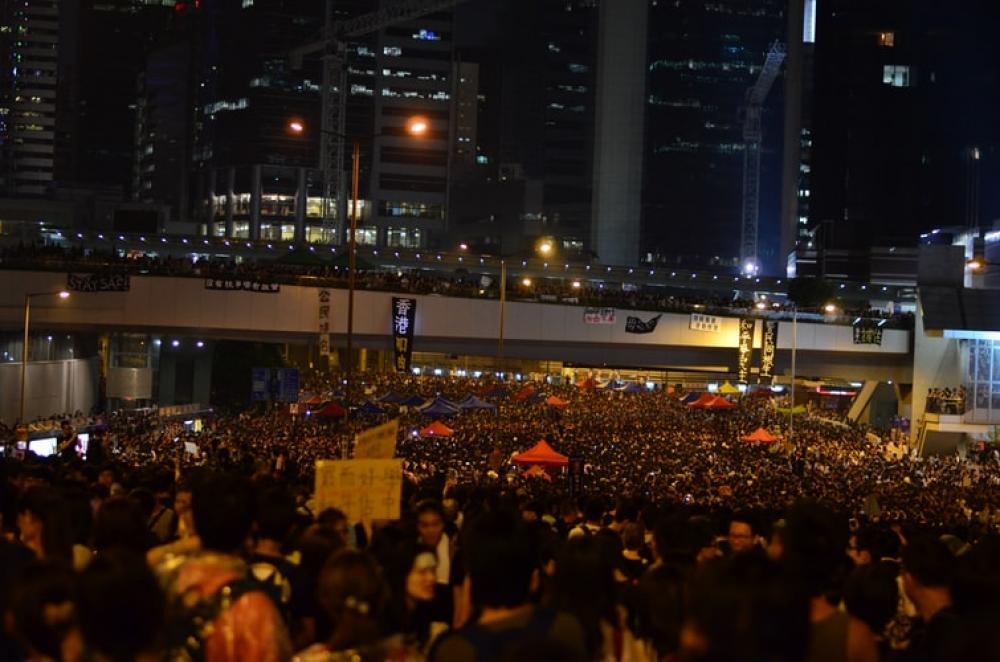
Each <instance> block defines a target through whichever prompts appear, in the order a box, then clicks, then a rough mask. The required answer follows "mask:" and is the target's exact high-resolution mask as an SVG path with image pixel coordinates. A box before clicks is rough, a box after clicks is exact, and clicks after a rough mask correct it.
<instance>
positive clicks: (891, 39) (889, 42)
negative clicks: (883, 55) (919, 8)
mask: <svg viewBox="0 0 1000 662" xmlns="http://www.w3.org/2000/svg"><path fill="white" fill-rule="evenodd" d="M878 45H879V46H883V47H885V48H892V47H893V46H895V45H896V33H895V32H879V33H878Z"/></svg>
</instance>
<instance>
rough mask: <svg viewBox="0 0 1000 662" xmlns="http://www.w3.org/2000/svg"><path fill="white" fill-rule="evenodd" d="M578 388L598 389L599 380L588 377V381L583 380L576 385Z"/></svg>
mask: <svg viewBox="0 0 1000 662" xmlns="http://www.w3.org/2000/svg"><path fill="white" fill-rule="evenodd" d="M576 387H577V388H597V380H596V379H594V378H593V377H588V378H587V379H581V380H580V381H578V382H577V383H576Z"/></svg>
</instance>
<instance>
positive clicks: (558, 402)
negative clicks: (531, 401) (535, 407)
mask: <svg viewBox="0 0 1000 662" xmlns="http://www.w3.org/2000/svg"><path fill="white" fill-rule="evenodd" d="M545 404H547V405H548V406H549V407H558V408H559V409H562V408H563V407H565V406H566V405H568V404H569V403H568V402H566V401H565V400H563V399H562V398H557V397H556V396H554V395H550V396H549V397H548V398H547V399H546V400H545Z"/></svg>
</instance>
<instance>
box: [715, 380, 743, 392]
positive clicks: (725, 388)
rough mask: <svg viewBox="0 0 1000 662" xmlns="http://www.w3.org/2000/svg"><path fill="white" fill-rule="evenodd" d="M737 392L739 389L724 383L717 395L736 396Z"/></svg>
mask: <svg viewBox="0 0 1000 662" xmlns="http://www.w3.org/2000/svg"><path fill="white" fill-rule="evenodd" d="M739 392H740V389H738V388H737V387H735V386H733V385H732V384H730V383H729V382H726V383H724V384H723V385H722V386H720V387H719V393H722V394H723V395H736V394H737V393H739Z"/></svg>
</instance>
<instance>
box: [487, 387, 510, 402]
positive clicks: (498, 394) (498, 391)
mask: <svg viewBox="0 0 1000 662" xmlns="http://www.w3.org/2000/svg"><path fill="white" fill-rule="evenodd" d="M483 397H484V398H496V399H498V400H503V399H506V398H508V397H510V393H508V392H507V389H505V388H504V387H503V386H494V387H493V388H491V389H490V390H489V391H486V393H483Z"/></svg>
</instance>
